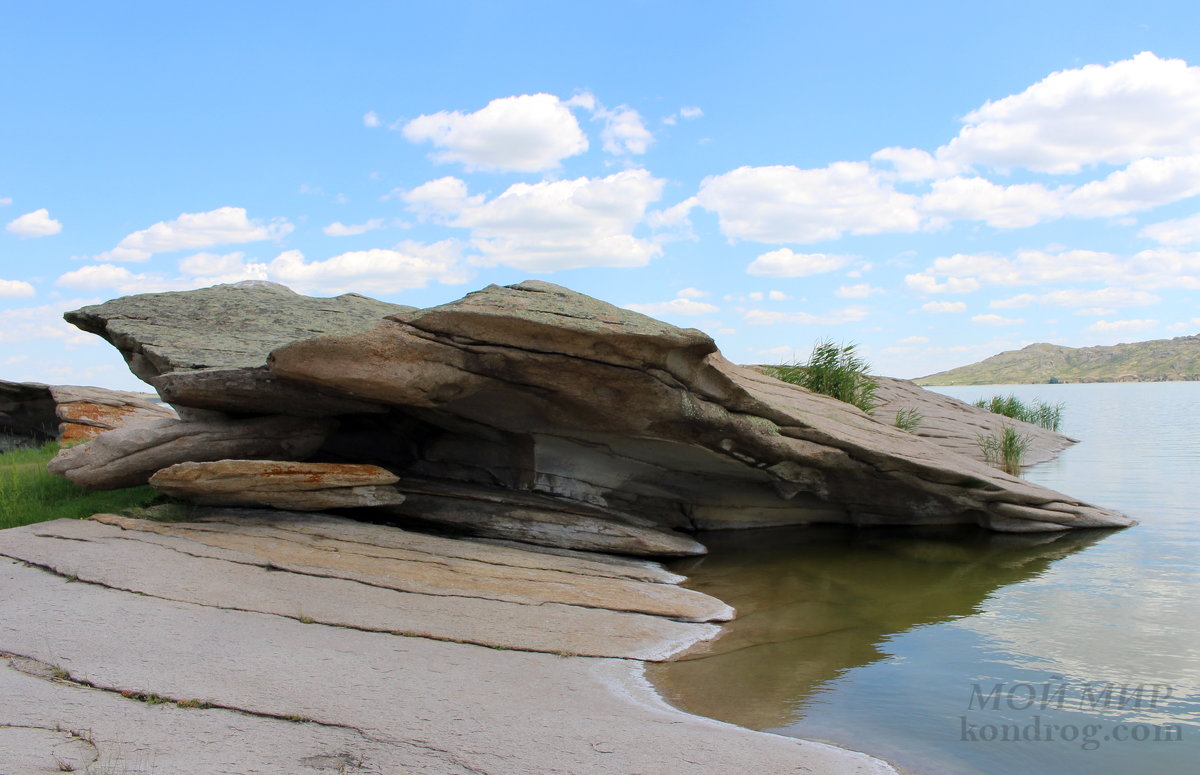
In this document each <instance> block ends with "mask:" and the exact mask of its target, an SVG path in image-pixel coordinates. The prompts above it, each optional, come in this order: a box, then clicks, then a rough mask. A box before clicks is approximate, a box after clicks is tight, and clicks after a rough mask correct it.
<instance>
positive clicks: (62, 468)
mask: <svg viewBox="0 0 1200 775" xmlns="http://www.w3.org/2000/svg"><path fill="white" fill-rule="evenodd" d="M335 426H336V421H334V420H310V419H304V418H299V417H287V416H284V415H279V416H275V417H259V418H252V419H245V420H209V421H205V422H188V421H183V420H156V421H154V422H151V423H147V424H145V425H138V426H135V427H132V428H123V429H121V430H115V431H109V432H108V433H106V434H104V435H103V436H100V437H98V438H96V439H93V440H92V441H89V442H88V443H87V444H83V445H81V446H78V447H71V448H69V449H64V450H63V451H61V452H59V453H58V455H57V457H55V458H54V459H53V460H51V461H50V464H49V465H48V466H47V468H48V469H49V470H50V472H51V473H55V474H59V475H60V476H65V477H67V478H68V479H70V480H71V481H73V482H74V483H75V484H77V485H79V486H80V487H83V488H86V489H89V490H115V489H118V488H121V487H135V486H137V485H140V484H146V482H148V481H149V480H150V477H151V475H153V474H154V473H155V472H156V471H159V470H161V469H163V468H167V467H168V466H173V465H175V464H176V463H186V462H192V461H201V462H202V461H211V460H227V459H230V458H257V459H267V460H270V459H277V458H284V459H286V460H304V459H305V458H307V457H309V456H310V455H312V454H313V453H314V452H316V450H317V449H318V448H319V447H320V446H321V443H322V442H324V441H325V439H326V438H327V437H328V436H329V434H330V432H331V431H332V430H333V428H334V427H335Z"/></svg>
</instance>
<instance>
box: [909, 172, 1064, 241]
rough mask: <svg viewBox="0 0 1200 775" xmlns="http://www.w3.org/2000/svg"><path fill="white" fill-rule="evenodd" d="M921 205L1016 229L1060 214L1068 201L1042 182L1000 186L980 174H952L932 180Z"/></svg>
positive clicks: (947, 216) (944, 215)
mask: <svg viewBox="0 0 1200 775" xmlns="http://www.w3.org/2000/svg"><path fill="white" fill-rule="evenodd" d="M921 207H922V209H923V210H924V211H925V212H927V213H929V214H931V215H934V216H938V217H940V218H943V219H963V220H974V221H985V222H987V224H988V225H990V226H996V227H998V228H1004V229H1014V228H1020V227H1024V226H1032V225H1034V224H1035V223H1039V222H1041V221H1043V220H1047V219H1050V218H1058V217H1060V216H1061V215H1062V213H1063V211H1064V207H1065V205H1064V203H1063V195H1062V194H1061V193H1060V192H1058V191H1054V190H1050V189H1047V188H1046V187H1045V186H1043V185H1042V184H1040V183H1025V184H1018V185H1011V186H1001V185H997V184H995V183H993V182H991V181H990V180H986V179H984V178H980V177H970V178H965V177H953V178H946V179H944V180H935V181H933V184H932V185H931V190H930V192H929V193H928V194H926V195H925V196H924V197H922V199H921Z"/></svg>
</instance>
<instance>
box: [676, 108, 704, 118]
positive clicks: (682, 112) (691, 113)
mask: <svg viewBox="0 0 1200 775" xmlns="http://www.w3.org/2000/svg"><path fill="white" fill-rule="evenodd" d="M703 115H704V111H703V110H701V109H700V108H698V107H696V106H695V105H685V106H683V107H682V108H680V109H679V117H680V118H689V119H690V118H700V117H701V116H703Z"/></svg>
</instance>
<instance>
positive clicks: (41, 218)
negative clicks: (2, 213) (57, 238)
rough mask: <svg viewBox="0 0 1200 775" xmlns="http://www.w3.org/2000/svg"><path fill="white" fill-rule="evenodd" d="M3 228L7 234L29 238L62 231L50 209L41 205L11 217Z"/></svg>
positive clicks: (46, 235) (47, 235)
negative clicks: (38, 207)
mask: <svg viewBox="0 0 1200 775" xmlns="http://www.w3.org/2000/svg"><path fill="white" fill-rule="evenodd" d="M4 228H5V230H6V231H7V232H8V233H9V234H15V235H17V236H18V237H20V238H21V239H30V238H33V237H49V236H51V235H53V234H58V233H59V232H60V231H62V224H61V223H59V222H58V221H56V220H54V219H53V218H51V217H50V211H49V210H47V209H46V208H45V207H43V208H41V209H40V210H34V211H33V212H31V213H25V214H24V215H22V216H20V217H18V218H14V219H12V220H11V221H9V222H8V225H7V226H5V227H4Z"/></svg>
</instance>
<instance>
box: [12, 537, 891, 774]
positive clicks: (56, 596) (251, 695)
mask: <svg viewBox="0 0 1200 775" xmlns="http://www.w3.org/2000/svg"><path fill="white" fill-rule="evenodd" d="M93 527H95V526H94V525H93ZM21 530H22V532H21V533H20V534H21V535H28V534H29V533H30V531H26V530H24V529H21ZM14 532H15V531H5V532H4V533H3V534H0V548H4V547H7V546H8V545H9V544H10V543H11V539H10V538H9V534H11V533H14ZM43 540H45V541H47V542H53V543H54V544H56V545H57V548H58V553H59V556H60V559H61V560H62V561H68V560H69V558H70V557H71V556H72V555H74V554H75V553H76V552H78V551H79V549H80V548H86V547H87V545H88V543H89V541H88V540H84V541H79V540H61V539H43ZM74 561H80V562H82V558H81V557H80V558H76V560H74ZM194 570H195V569H194V568H192V567H189V566H180V572H179V575H180V577H181V578H182V579H184V580H188V581H191V582H193V583H195V584H197V585H201V586H203V585H205V584H207V583H208V581H209V579H208V578H207V577H206V576H200V577H197V576H196V575H195V573H194ZM273 575H277V576H280V577H283V576H286V575H290V574H286V573H277V574H273ZM0 588H2V589H3V590H4V594H3V595H0V653H3V654H5V655H7V656H6V657H5V658H4V659H3V661H0V738H2V739H4V740H5V741H7V742H11V743H14V744H15V745H17V746H18V747H17V748H16V749H15V750H14V749H11V748H6V749H4V753H0V758H4V757H7V758H8V760H7V761H4V762H3V764H4V765H5V767H4V768H2V769H3V771H4V772H6V773H10V774H11V775H16V774H17V773H21V775H24V773H27V772H39V770H38V769H33V768H31V767H40V766H42V765H43V764H46V763H50V762H53V759H52V758H51V759H50V761H49V762H48V761H47V759H48V758H49V756H50V755H52V753H53V751H54V750H55V749H56V748H57V747H59V746H72V747H73V748H72V749H71V751H72V753H73V754H74V755H76V756H77V757H78V759H79V760H80V761H82V762H84V763H86V760H87V758H88V757H94V760H95V761H96V762H97V763H99V764H101V765H103V766H108V767H111V766H115V765H119V766H120V769H119V771H120V772H123V773H128V775H150V774H151V773H162V772H187V773H192V774H194V775H208V774H209V773H212V774H213V775H216V774H217V773H221V774H222V775H232V774H233V773H238V774H244V773H250V772H272V773H276V772H287V773H302V772H309V771H314V772H330V773H334V772H340V773H380V774H382V773H389V774H390V773H409V772H411V773H418V772H419V773H422V775H593V774H594V775H600V774H601V773H603V774H604V775H610V773H642V774H643V775H659V774H660V773H667V772H669V773H672V775H712V773H726V772H743V771H745V772H756V773H767V774H774V773H796V774H798V773H815V774H816V775H821V774H822V773H829V774H832V773H839V774H850V773H854V774H856V775H870V774H879V775H884V774H886V773H893V772H894V771H893V770H892V769H891V768H890V767H888V766H887V765H886V764H884V763H882V762H880V761H879V760H877V759H873V758H871V757H868V756H865V755H863V754H856V753H852V752H848V751H843V750H840V749H836V748H833V747H830V746H825V745H821V744H816V743H807V742H803V741H799V740H793V739H788V738H783V737H777V736H774V735H769V734H763V733H758V732H751V731H749V730H746V729H741V728H738V727H734V726H731V725H727V724H722V723H719V722H714V721H709V720H706V719H701V718H698V717H695V716H689V715H687V714H684V713H682V712H680V711H677V710H674V709H672V708H669V707H667V706H666V705H664V704H663V703H661V701H659V700H658V699H657V697H656V696H655V695H654V694H653V692H652V691H651V690H650V689H649V687H648V686H647V685H646V683H645V682H644V679H643V678H642V663H641V662H639V661H636V660H614V659H585V658H579V657H562V656H556V655H552V654H542V653H532V652H526V651H515V650H509V651H501V650H496V649H489V648H483V647H480V646H475V645H470V644H460V643H449V642H445V641H438V640H432V639H429V638H422V637H406V636H398V635H392V634H388V633H379V632H364V631H362V630H358V629H354V628H351V627H348V626H326V625H322V624H317V623H305V622H302V621H298V620H297V619H295V618H292V617H285V616H280V615H275V614H266V613H259V612H253V611H240V610H229V609H226V608H220V607H217V606H214V605H208V604H199V603H190V602H180V601H174V600H164V599H161V598H158V597H153V596H149V595H144V594H131V593H130V592H125V591H121V590H118V589H115V588H113V587H112V586H108V585H106V584H104V583H99V582H97V583H89V582H85V581H82V580H78V581H71V580H69V579H66V578H63V577H61V576H59V575H55V574H53V573H51V572H49V571H47V570H43V569H40V568H35V567H28V566H26V565H23V564H21V563H18V562H15V561H0ZM443 602H444V603H445V605H446V606H447V611H451V610H453V606H454V605H455V604H456V602H457V601H456V600H455V599H443ZM148 699H151V700H153V701H154V702H155V703H156V704H153V705H151V704H149V703H148V702H147V701H146V700H148ZM180 703H182V704H180ZM205 706H211V707H205ZM15 729H23V730H29V731H25V732H14V731H11V730H15ZM89 730H90V732H89ZM64 731H65V733H64ZM79 741H83V742H82V743H81V742H79ZM89 746H90V747H89ZM39 756H40V758H36V757H39ZM18 757H20V758H18ZM13 761H16V762H20V766H21V769H13V768H12V767H11V766H9V765H10V762H13ZM30 761H32V762H33V764H32V765H31V766H28V762H30ZM51 771H53V770H51Z"/></svg>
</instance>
